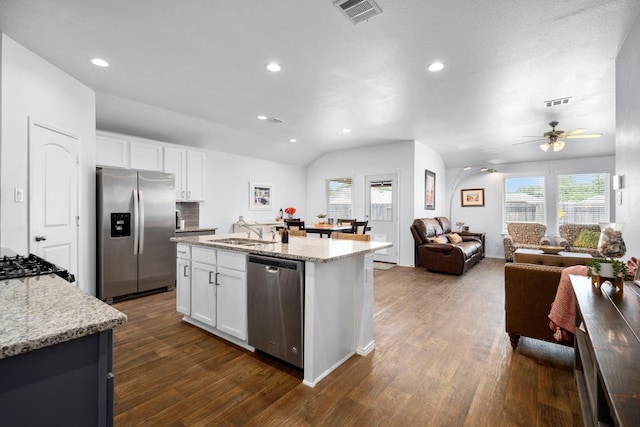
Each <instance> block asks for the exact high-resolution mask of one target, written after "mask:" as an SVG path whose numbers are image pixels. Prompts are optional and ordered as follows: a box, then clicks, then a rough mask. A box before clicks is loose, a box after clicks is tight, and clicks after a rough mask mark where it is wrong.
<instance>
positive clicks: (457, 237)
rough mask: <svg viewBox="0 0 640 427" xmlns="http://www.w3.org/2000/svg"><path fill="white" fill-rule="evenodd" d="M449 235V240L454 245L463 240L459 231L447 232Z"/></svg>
mask: <svg viewBox="0 0 640 427" xmlns="http://www.w3.org/2000/svg"><path fill="white" fill-rule="evenodd" d="M447 237H448V238H449V241H450V242H451V243H453V244H454V245H457V244H458V243H460V242H462V237H460V235H459V234H458V233H449V234H447Z"/></svg>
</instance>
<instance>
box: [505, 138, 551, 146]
mask: <svg viewBox="0 0 640 427" xmlns="http://www.w3.org/2000/svg"><path fill="white" fill-rule="evenodd" d="M546 140H547V138H538V139H532V140H529V141H523V142H516V143H515V144H512V145H522V144H528V143H530V142H538V141H546Z"/></svg>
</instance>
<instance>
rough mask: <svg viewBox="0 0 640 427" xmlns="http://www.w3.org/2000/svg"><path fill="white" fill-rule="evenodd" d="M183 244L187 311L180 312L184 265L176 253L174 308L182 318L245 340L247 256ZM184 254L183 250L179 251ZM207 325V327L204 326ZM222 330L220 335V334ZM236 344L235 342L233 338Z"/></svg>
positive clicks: (224, 336) (215, 332)
mask: <svg viewBox="0 0 640 427" xmlns="http://www.w3.org/2000/svg"><path fill="white" fill-rule="evenodd" d="M181 246H186V247H188V248H190V250H191V257H190V263H191V269H190V276H191V277H190V294H189V295H188V296H189V297H190V300H189V302H190V313H187V312H186V310H184V311H183V309H181V307H183V306H185V305H186V303H185V302H184V298H186V296H187V292H186V291H185V290H184V289H183V287H182V286H181V284H183V285H184V284H187V283H188V282H187V281H186V280H181V279H182V277H181V276H182V275H183V274H184V268H185V267H184V266H185V265H186V264H181V261H183V260H182V259H180V256H181V254H180V252H178V268H179V269H180V268H182V270H178V278H177V280H176V282H177V284H178V293H177V295H176V298H177V307H178V311H179V312H181V313H183V314H185V320H186V321H196V322H192V323H194V324H195V325H196V326H200V327H201V328H203V329H206V330H208V331H209V332H212V333H214V334H217V335H219V336H222V337H223V338H227V339H229V336H230V337H234V338H238V339H239V340H241V341H242V342H246V340H247V272H246V271H247V256H246V254H244V253H242V252H235V251H224V250H216V249H209V248H203V247H200V246H189V245H178V251H180V247H181ZM183 255H186V252H183ZM208 327H211V328H208ZM220 333H222V334H220ZM234 342H236V343H237V341H234Z"/></svg>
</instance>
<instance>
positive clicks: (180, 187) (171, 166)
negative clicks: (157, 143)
mask: <svg viewBox="0 0 640 427" xmlns="http://www.w3.org/2000/svg"><path fill="white" fill-rule="evenodd" d="M186 170H187V151H186V150H182V149H180V148H173V147H164V171H165V173H172V174H174V175H175V176H176V181H175V183H176V200H179V201H184V200H187V180H186V179H185V174H186Z"/></svg>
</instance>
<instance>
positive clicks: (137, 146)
mask: <svg viewBox="0 0 640 427" xmlns="http://www.w3.org/2000/svg"><path fill="white" fill-rule="evenodd" d="M130 149H131V169H142V170H147V171H158V172H162V167H163V164H162V145H159V144H147V143H144V142H138V141H131V143H130Z"/></svg>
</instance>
